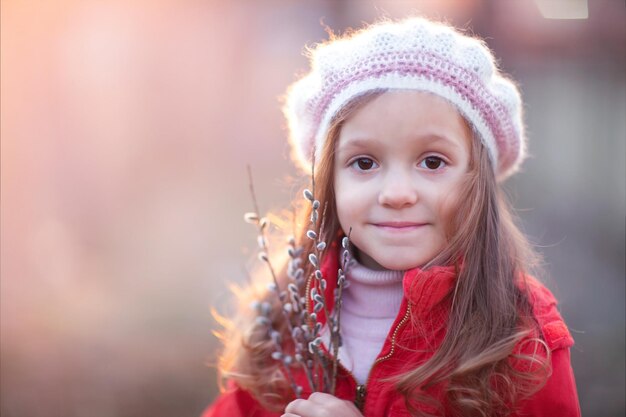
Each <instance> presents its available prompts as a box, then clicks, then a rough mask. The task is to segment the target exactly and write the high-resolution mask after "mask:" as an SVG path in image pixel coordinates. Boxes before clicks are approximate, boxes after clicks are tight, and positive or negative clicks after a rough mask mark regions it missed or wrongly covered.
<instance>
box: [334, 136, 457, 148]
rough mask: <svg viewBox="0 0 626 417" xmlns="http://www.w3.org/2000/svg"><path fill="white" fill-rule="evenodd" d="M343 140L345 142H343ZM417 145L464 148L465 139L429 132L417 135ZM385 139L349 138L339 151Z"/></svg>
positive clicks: (377, 144) (367, 145)
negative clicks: (439, 144)
mask: <svg viewBox="0 0 626 417" xmlns="http://www.w3.org/2000/svg"><path fill="white" fill-rule="evenodd" d="M341 142H343V143H341ZM415 142H416V145H417V144H419V145H420V146H421V145H423V144H424V143H442V144H447V145H450V146H453V147H455V148H462V147H463V146H462V145H463V140H453V139H451V138H450V137H448V136H447V135H440V134H436V133H429V134H425V135H418V136H415ZM383 145H384V141H382V140H378V139H370V138H360V137H357V138H348V139H347V140H346V141H345V142H344V141H340V143H339V149H338V151H349V150H353V149H355V150H359V149H363V148H371V147H373V146H383Z"/></svg>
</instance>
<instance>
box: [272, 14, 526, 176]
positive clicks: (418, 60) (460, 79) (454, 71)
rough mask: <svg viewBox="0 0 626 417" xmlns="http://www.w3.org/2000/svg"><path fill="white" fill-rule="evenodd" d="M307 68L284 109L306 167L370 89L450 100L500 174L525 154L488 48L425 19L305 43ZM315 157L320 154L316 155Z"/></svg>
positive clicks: (516, 100) (520, 128) (518, 113)
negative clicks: (343, 114) (341, 116)
mask: <svg viewBox="0 0 626 417" xmlns="http://www.w3.org/2000/svg"><path fill="white" fill-rule="evenodd" d="M310 64H311V71H310V72H309V73H308V74H307V75H305V76H304V77H303V78H301V79H300V80H299V81H296V82H295V83H294V84H292V85H291V86H290V88H289V89H288V91H287V96H286V101H285V107H284V113H285V116H286V117H287V121H288V126H289V136H290V142H291V144H292V146H293V148H294V153H295V156H296V158H297V160H298V162H299V163H300V164H301V165H302V167H303V168H304V169H306V170H310V167H311V166H310V164H311V158H312V154H313V151H314V149H323V145H324V141H325V140H326V136H327V131H328V128H329V125H330V122H331V121H332V119H333V117H334V116H335V115H336V114H337V113H338V111H339V110H340V109H341V108H342V107H343V106H345V105H346V104H348V103H349V102H350V101H351V100H353V99H354V98H356V97H357V96H359V95H361V94H363V93H366V92H368V91H372V90H380V89H407V90H419V91H427V92H430V93H433V94H436V95H438V96H441V97H443V98H444V99H446V100H448V101H449V102H450V103H452V104H453V105H455V106H456V108H457V109H458V110H459V112H460V113H461V114H462V115H463V116H464V117H465V119H466V120H468V121H469V122H470V124H471V125H472V126H473V128H474V130H475V131H476V132H477V133H478V135H479V136H480V139H481V141H482V143H483V144H484V146H485V147H486V148H487V150H488V151H489V156H490V158H491V162H492V165H493V168H494V171H495V173H496V176H497V178H498V179H500V180H502V179H505V178H506V177H508V176H509V175H511V174H512V173H514V172H515V171H516V170H517V169H518V168H519V166H520V164H521V162H522V160H523V159H524V157H525V153H526V152H525V151H526V138H525V135H524V125H523V121H522V103H521V98H520V93H519V91H518V89H517V87H516V86H515V84H514V83H513V82H512V81H510V80H509V79H507V78H506V77H505V76H503V75H502V74H501V73H500V72H499V71H498V68H497V66H496V63H495V59H494V57H493V55H492V54H491V51H490V50H489V49H488V47H487V46H486V45H485V44H484V43H483V42H482V41H480V40H478V39H475V38H471V37H469V36H465V35H463V34H461V33H460V32H458V31H457V30H455V29H454V28H452V27H450V26H447V25H445V24H442V23H435V22H431V21H429V20H426V19H423V18H410V19H406V20H403V21H399V22H382V23H378V24H375V25H372V26H369V27H368V28H365V29H362V30H360V31H358V32H355V33H354V34H352V35H349V36H346V37H343V38H338V39H333V40H330V41H328V42H326V43H322V44H319V45H317V46H316V47H315V48H313V49H311V50H310ZM316 160H319V158H318V157H316Z"/></svg>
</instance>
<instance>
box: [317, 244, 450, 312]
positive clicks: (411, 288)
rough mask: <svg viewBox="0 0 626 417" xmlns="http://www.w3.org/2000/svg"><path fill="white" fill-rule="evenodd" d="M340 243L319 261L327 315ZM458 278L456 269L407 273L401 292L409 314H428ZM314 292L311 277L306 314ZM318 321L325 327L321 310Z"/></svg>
mask: <svg viewBox="0 0 626 417" xmlns="http://www.w3.org/2000/svg"><path fill="white" fill-rule="evenodd" d="M339 242H340V240H336V241H334V242H333V243H332V244H331V245H330V247H328V248H327V249H326V253H325V255H324V257H323V260H322V265H321V268H320V269H321V271H322V275H323V277H324V279H325V280H326V283H327V286H326V291H325V292H324V297H325V299H326V305H327V306H328V311H332V309H333V307H334V296H333V294H334V291H335V289H336V288H337V274H338V269H339V268H340V267H341V265H340V258H341V253H342V252H343V249H342V248H341V245H340V244H339ZM456 278H457V270H456V267H455V266H433V267H430V268H428V269H426V270H423V269H421V268H413V269H409V270H408V271H406V272H405V273H404V278H403V280H402V288H403V290H404V297H405V298H406V299H407V300H408V301H409V302H410V303H411V304H412V314H413V315H414V316H415V317H420V316H424V315H426V314H428V313H429V312H430V311H431V310H432V309H433V307H435V306H437V305H438V304H439V303H441V302H442V301H443V300H444V299H445V298H446V297H447V296H448V295H449V294H451V293H452V291H453V290H454V286H455V283H456ZM313 288H317V291H318V292H320V287H319V282H318V281H317V280H316V279H315V278H314V277H310V278H309V281H308V284H307V300H308V301H307V306H308V309H309V312H312V311H313V303H312V302H311V291H312V290H313ZM317 317H318V321H320V322H322V323H325V322H326V318H325V317H324V312H323V310H322V311H320V312H319V313H318V314H317Z"/></svg>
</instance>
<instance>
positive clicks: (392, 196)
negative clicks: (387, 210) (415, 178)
mask: <svg viewBox="0 0 626 417" xmlns="http://www.w3.org/2000/svg"><path fill="white" fill-rule="evenodd" d="M378 202H379V204H381V205H383V206H387V207H391V208H404V207H410V206H412V205H414V204H415V203H416V202H417V190H416V188H415V185H414V184H413V182H412V181H411V177H410V175H407V174H397V173H396V174H394V175H388V176H387V178H385V180H384V182H383V185H382V189H381V190H380V193H379V194H378Z"/></svg>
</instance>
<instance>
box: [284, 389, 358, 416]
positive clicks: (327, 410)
mask: <svg viewBox="0 0 626 417" xmlns="http://www.w3.org/2000/svg"><path fill="white" fill-rule="evenodd" d="M282 417H363V414H361V412H360V411H359V409H358V408H356V406H355V405H354V404H353V403H351V402H350V401H344V400H340V399H339V398H337V397H335V396H333V395H330V394H324V393H322V392H314V393H313V394H311V395H310V396H309V399H308V400H303V399H297V400H293V401H292V402H290V403H289V404H288V405H287V407H286V408H285V414H283V415H282Z"/></svg>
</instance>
